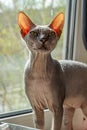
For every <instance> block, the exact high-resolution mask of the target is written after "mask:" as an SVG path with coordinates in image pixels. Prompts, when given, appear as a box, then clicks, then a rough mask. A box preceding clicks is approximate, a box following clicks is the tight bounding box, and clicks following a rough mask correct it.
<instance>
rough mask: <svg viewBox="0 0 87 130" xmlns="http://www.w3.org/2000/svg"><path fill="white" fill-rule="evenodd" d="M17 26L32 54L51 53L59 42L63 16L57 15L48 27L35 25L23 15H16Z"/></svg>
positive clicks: (22, 13) (21, 13)
mask: <svg viewBox="0 0 87 130" xmlns="http://www.w3.org/2000/svg"><path fill="white" fill-rule="evenodd" d="M18 25H19V27H20V32H21V35H22V37H23V39H24V40H25V41H26V44H27V46H28V48H29V49H30V50H31V51H34V52H37V51H38V52H43V53H48V52H51V51H52V50H53V49H54V48H55V46H56V44H57V41H58V40H59V38H60V36H61V33H62V29H63V26H64V14H63V13H60V14H58V15H57V16H56V17H55V18H54V19H53V20H52V22H51V23H50V24H49V25H44V26H39V25H35V24H34V23H33V22H32V21H31V19H30V18H29V17H28V16H27V15H26V14H25V13H24V12H19V14H18Z"/></svg>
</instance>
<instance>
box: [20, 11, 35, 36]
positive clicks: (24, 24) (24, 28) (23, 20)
mask: <svg viewBox="0 0 87 130" xmlns="http://www.w3.org/2000/svg"><path fill="white" fill-rule="evenodd" d="M18 25H19V27H20V30H21V35H22V37H25V36H26V35H27V34H28V32H29V31H30V29H31V28H32V27H34V26H35V25H34V24H33V23H32V21H31V20H30V18H29V17H28V16H27V15H26V14H25V13H24V12H19V14H18Z"/></svg>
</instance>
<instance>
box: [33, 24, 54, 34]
mask: <svg viewBox="0 0 87 130" xmlns="http://www.w3.org/2000/svg"><path fill="white" fill-rule="evenodd" d="M31 31H39V32H50V31H53V30H52V29H51V28H50V27H48V26H47V25H44V26H40V25H38V26H36V27H34V28H33V29H32V30H31Z"/></svg>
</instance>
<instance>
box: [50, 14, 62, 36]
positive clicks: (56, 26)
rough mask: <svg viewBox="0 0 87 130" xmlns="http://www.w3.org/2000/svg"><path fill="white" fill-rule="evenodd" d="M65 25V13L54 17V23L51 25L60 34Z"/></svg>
mask: <svg viewBox="0 0 87 130" xmlns="http://www.w3.org/2000/svg"><path fill="white" fill-rule="evenodd" d="M63 25H64V14H63V13H60V14H59V15H57V16H56V17H55V18H54V19H53V21H52V23H51V24H50V27H51V28H52V29H53V30H54V31H55V32H56V34H57V35H58V36H60V35H61V32H62V29H63Z"/></svg>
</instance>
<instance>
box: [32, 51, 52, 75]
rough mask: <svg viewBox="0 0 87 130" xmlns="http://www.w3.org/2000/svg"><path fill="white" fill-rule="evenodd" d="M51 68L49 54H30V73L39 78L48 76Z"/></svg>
mask: <svg viewBox="0 0 87 130" xmlns="http://www.w3.org/2000/svg"><path fill="white" fill-rule="evenodd" d="M52 66H53V59H52V57H51V54H45V53H39V52H35V53H30V68H31V71H32V73H34V74H35V75H39V76H41V77H46V76H48V74H49V72H51V67H52Z"/></svg>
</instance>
